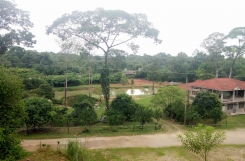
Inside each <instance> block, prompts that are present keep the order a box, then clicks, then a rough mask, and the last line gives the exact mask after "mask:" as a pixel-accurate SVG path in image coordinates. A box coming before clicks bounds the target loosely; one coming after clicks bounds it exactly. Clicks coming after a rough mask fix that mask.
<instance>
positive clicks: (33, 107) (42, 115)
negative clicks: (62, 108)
mask: <svg viewBox="0 0 245 161" xmlns="http://www.w3.org/2000/svg"><path fill="white" fill-rule="evenodd" d="M24 102H25V112H26V115H27V116H26V118H25V122H26V126H27V127H30V126H33V128H34V129H35V128H36V127H40V126H42V125H43V124H45V123H47V122H49V120H50V118H51V115H50V112H51V111H52V105H51V103H50V102H49V101H48V100H47V99H45V98H39V97H32V98H27V99H25V100H24Z"/></svg>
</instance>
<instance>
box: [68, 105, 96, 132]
mask: <svg viewBox="0 0 245 161" xmlns="http://www.w3.org/2000/svg"><path fill="white" fill-rule="evenodd" d="M72 107H73V108H74V111H72V113H71V116H72V118H73V119H74V120H75V123H76V124H77V125H83V126H85V132H87V131H88V130H89V129H87V126H89V127H90V126H91V125H93V124H94V123H96V122H97V121H98V116H97V114H96V112H95V110H94V108H93V106H92V105H91V104H90V103H88V102H86V101H83V102H79V103H75V104H74V105H73V106H72Z"/></svg>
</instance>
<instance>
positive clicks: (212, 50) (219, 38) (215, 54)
mask: <svg viewBox="0 0 245 161" xmlns="http://www.w3.org/2000/svg"><path fill="white" fill-rule="evenodd" d="M224 37H225V35H224V34H222V33H219V32H215V33H212V34H211V35H209V36H208V37H207V38H206V39H205V40H203V42H202V44H201V46H202V47H203V48H204V49H206V51H207V52H208V54H209V58H210V61H211V62H212V64H213V66H214V68H215V77H216V78H218V76H219V70H220V69H221V68H222V67H223V66H224V55H222V53H224V52H225V47H224V45H225V42H224V40H223V39H224Z"/></svg>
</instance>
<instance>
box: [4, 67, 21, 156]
mask: <svg viewBox="0 0 245 161" xmlns="http://www.w3.org/2000/svg"><path fill="white" fill-rule="evenodd" d="M22 87H23V85H22V82H21V80H20V79H19V78H18V77H17V76H15V75H14V74H13V73H11V72H9V71H8V70H6V69H3V68H0V116H1V120H0V160H13V161H14V160H18V159H20V158H21V157H22V154H23V151H22V148H21V146H20V140H19V139H17V138H16V137H15V135H14V134H15V130H16V128H19V127H21V126H22V125H23V123H24V116H25V114H24V103H23V101H22V100H21V99H22V91H23V90H22Z"/></svg>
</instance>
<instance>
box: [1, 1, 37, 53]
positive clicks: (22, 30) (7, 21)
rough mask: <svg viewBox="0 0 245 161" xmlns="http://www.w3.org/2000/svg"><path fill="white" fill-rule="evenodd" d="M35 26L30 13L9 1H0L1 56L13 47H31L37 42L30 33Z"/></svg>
mask: <svg viewBox="0 0 245 161" xmlns="http://www.w3.org/2000/svg"><path fill="white" fill-rule="evenodd" d="M32 26H33V24H32V23H31V22H30V20H29V13H28V12H26V11H23V10H21V9H18V8H17V7H16V5H15V4H14V3H12V2H10V1H8V0H1V1H0V31H1V33H0V56H1V55H2V54H4V53H5V52H6V51H7V50H8V48H10V47H11V46H13V45H20V44H22V45H24V46H27V47H31V46H32V45H33V44H34V43H35V42H36V41H35V40H33V38H34V36H33V35H32V34H31V33H30V32H29V29H30V28H31V27H32Z"/></svg>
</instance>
